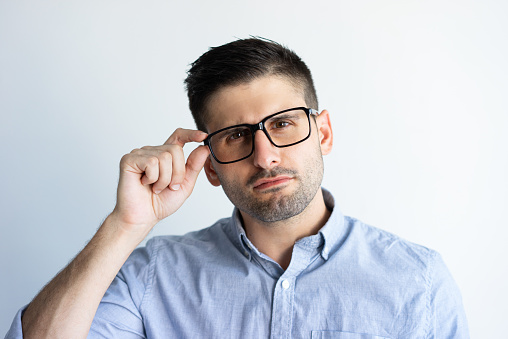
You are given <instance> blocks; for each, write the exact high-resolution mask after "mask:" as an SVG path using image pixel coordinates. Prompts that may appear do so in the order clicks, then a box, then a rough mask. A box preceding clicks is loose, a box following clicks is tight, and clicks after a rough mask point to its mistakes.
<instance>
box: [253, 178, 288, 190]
mask: <svg viewBox="0 0 508 339" xmlns="http://www.w3.org/2000/svg"><path fill="white" fill-rule="evenodd" d="M291 180H293V178H292V177H289V176H286V175H279V176H276V177H273V178H263V179H259V180H258V181H256V182H255V183H254V186H253V188H254V190H258V191H261V190H265V189H268V188H272V187H275V186H280V185H284V184H287V183H288V182H289V181H291Z"/></svg>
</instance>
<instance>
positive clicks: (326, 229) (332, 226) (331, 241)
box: [226, 188, 346, 260]
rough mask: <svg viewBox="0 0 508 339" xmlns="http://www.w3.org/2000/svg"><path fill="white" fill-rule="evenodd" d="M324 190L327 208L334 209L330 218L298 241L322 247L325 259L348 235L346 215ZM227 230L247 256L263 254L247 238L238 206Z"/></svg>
mask: <svg viewBox="0 0 508 339" xmlns="http://www.w3.org/2000/svg"><path fill="white" fill-rule="evenodd" d="M322 192H323V198H324V201H325V205H326V208H328V210H330V211H332V213H331V214H330V218H329V219H328V221H327V222H326V224H325V225H324V226H323V227H322V228H321V229H320V230H319V232H318V234H316V235H312V236H309V237H306V238H303V239H300V240H299V241H298V242H297V243H298V245H299V246H305V247H314V249H315V248H317V247H321V256H322V257H323V259H325V260H328V257H329V256H330V254H331V253H333V252H335V251H336V250H337V248H338V247H339V246H340V243H341V242H342V241H341V239H343V238H344V237H345V236H346V230H345V229H344V215H343V214H342V212H341V211H340V210H339V208H338V207H336V206H335V200H334V198H333V196H332V194H331V193H330V192H329V191H328V190H326V189H324V188H322ZM226 232H227V233H228V235H229V236H230V239H231V240H232V241H233V243H234V244H235V246H236V247H237V248H238V249H239V250H240V251H241V252H242V254H243V255H244V256H245V257H246V258H248V259H249V260H252V254H253V253H255V254H257V255H258V256H261V253H260V252H259V250H258V249H257V248H256V247H255V246H254V244H252V242H251V241H250V240H249V238H247V235H246V234H245V230H244V228H243V226H242V217H241V215H240V211H239V210H238V208H236V207H235V209H234V210H233V215H232V217H231V218H230V222H229V223H228V225H227V230H226Z"/></svg>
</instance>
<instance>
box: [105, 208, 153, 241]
mask: <svg viewBox="0 0 508 339" xmlns="http://www.w3.org/2000/svg"><path fill="white" fill-rule="evenodd" d="M155 224H156V222H153V223H149V224H135V223H129V222H126V221H125V220H124V219H123V218H121V217H120V216H119V215H118V213H117V212H116V210H114V211H113V212H112V213H111V214H110V215H108V217H107V218H106V220H104V223H103V224H102V226H101V228H100V229H99V232H101V230H102V232H101V233H104V235H106V236H107V237H108V238H111V239H110V241H113V243H115V244H117V245H120V246H128V247H132V246H133V249H134V248H135V247H136V246H137V245H139V243H141V242H142V241H143V240H144V239H145V238H146V236H147V235H148V233H150V231H151V230H152V228H153V227H154V226H155ZM99 232H98V233H99Z"/></svg>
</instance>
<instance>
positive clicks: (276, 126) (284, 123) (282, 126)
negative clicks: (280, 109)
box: [273, 120, 290, 128]
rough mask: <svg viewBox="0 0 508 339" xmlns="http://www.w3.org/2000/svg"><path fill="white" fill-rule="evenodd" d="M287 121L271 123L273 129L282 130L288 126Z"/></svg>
mask: <svg viewBox="0 0 508 339" xmlns="http://www.w3.org/2000/svg"><path fill="white" fill-rule="evenodd" d="M289 124H290V123H289V121H285V120H279V121H276V122H274V123H273V127H274V128H284V127H287V126H289Z"/></svg>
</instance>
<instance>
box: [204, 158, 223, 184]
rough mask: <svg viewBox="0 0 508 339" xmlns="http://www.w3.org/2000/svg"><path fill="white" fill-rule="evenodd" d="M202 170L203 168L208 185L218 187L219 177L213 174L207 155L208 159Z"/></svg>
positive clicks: (210, 159)
mask: <svg viewBox="0 0 508 339" xmlns="http://www.w3.org/2000/svg"><path fill="white" fill-rule="evenodd" d="M204 168H205V173H206V177H207V178H208V181H209V182H210V184H212V185H214V186H220V181H219V177H218V176H217V173H216V172H215V169H214V168H213V164H212V156H211V155H209V156H208V158H206V161H205V167H204Z"/></svg>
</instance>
